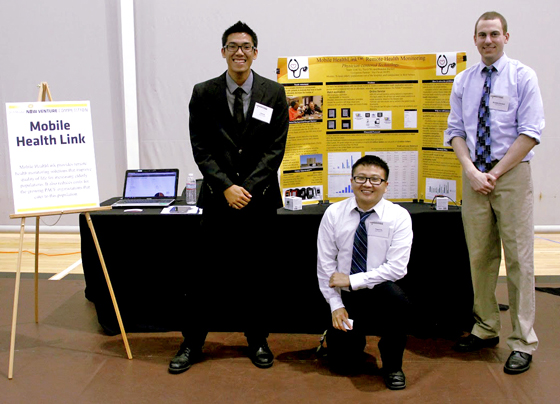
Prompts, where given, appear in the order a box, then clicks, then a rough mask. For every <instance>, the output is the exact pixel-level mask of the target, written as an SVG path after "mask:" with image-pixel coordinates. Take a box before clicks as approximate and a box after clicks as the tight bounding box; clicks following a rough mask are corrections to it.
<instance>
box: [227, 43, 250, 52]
mask: <svg viewBox="0 0 560 404" xmlns="http://www.w3.org/2000/svg"><path fill="white" fill-rule="evenodd" d="M239 48H241V50H242V51H243V53H251V52H252V51H253V50H254V49H257V48H255V47H254V46H253V45H251V44H250V43H244V44H242V45H237V44H236V43H228V44H227V45H226V46H224V49H225V50H227V51H228V52H231V53H235V52H237V51H238V50H239Z"/></svg>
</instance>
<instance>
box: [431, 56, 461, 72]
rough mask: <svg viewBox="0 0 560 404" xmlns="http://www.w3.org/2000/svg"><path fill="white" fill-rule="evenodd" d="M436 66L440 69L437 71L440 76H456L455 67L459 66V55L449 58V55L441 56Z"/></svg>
mask: <svg viewBox="0 0 560 404" xmlns="http://www.w3.org/2000/svg"><path fill="white" fill-rule="evenodd" d="M450 59H454V60H450ZM436 64H437V66H438V68H439V70H437V72H436V74H437V75H438V76H448V75H453V76H454V75H455V74H456V69H455V67H456V66H457V54H453V55H449V58H448V55H445V54H440V55H438V57H437V61H436Z"/></svg>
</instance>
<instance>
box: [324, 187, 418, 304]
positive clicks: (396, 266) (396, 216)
mask: <svg viewBox="0 0 560 404" xmlns="http://www.w3.org/2000/svg"><path fill="white" fill-rule="evenodd" d="M356 207H357V204H356V199H355V198H354V197H350V198H348V199H346V200H344V201H341V202H337V203H334V204H333V205H331V206H329V208H328V209H327V210H326V212H325V214H324V215H323V219H322V220H321V225H320V227H319V235H318V237H317V277H318V279H319V288H320V289H321V292H322V293H323V296H324V297H325V299H326V300H327V302H328V303H329V304H330V306H331V311H334V310H336V309H339V308H341V307H344V304H343V303H342V298H341V295H340V293H341V288H331V287H329V279H330V277H331V276H332V274H333V273H335V272H340V273H343V274H347V275H350V267H351V265H352V249H353V245H354V234H355V233H356V229H357V227H358V224H359V223H360V213H359V212H358V211H357V210H356ZM373 209H375V212H374V213H372V214H371V215H370V216H369V217H368V218H367V219H366V230H367V234H368V253H367V272H362V273H358V274H352V275H350V284H351V285H352V289H353V290H357V289H362V288H366V287H367V288H370V289H371V288H373V287H374V286H375V285H378V284H380V283H382V282H386V281H397V280H399V279H401V278H402V277H404V276H405V275H406V266H407V265H408V259H409V258H410V248H411V246H412V220H411V218H410V214H409V213H408V211H407V210H406V209H404V208H403V207H402V206H399V205H396V204H394V203H392V202H390V201H387V200H385V199H381V200H380V201H379V202H378V203H377V205H375V206H374V208H373Z"/></svg>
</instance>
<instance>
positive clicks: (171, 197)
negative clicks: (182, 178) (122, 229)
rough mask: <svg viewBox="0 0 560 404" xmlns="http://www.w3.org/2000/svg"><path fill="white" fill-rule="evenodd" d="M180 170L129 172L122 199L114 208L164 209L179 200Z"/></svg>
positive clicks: (113, 205) (126, 176)
mask: <svg viewBox="0 0 560 404" xmlns="http://www.w3.org/2000/svg"><path fill="white" fill-rule="evenodd" d="M178 183H179V170H178V169H177V168H170V169H156V170H127V171H126V175H125V178H124V191H123V197H122V199H120V200H118V201H117V202H115V203H113V204H112V205H111V206H112V207H113V208H131V207H145V208H162V207H165V206H169V205H171V204H172V203H173V202H174V201H175V199H176V198H177V184H178Z"/></svg>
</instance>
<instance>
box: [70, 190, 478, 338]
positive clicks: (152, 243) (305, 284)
mask: <svg viewBox="0 0 560 404" xmlns="http://www.w3.org/2000/svg"><path fill="white" fill-rule="evenodd" d="M116 199H117V198H112V199H109V200H107V201H105V202H104V203H103V204H102V205H108V204H111V203H112V202H114V201H115V200H116ZM176 204H184V200H182V199H179V200H178V201H177V202H176ZM401 205H402V206H403V207H405V208H406V209H407V210H408V211H409V212H410V214H411V217H412V227H413V232H414V241H413V245H412V251H411V257H410V262H409V265H408V274H407V276H406V277H405V278H404V279H403V287H404V288H405V290H406V292H407V293H408V295H409V297H410V299H411V301H412V302H413V306H414V310H415V318H417V319H418V320H419V321H418V322H417V324H415V327H414V331H415V333H417V334H421V335H429V336H434V335H435V336H440V335H442V334H445V335H447V334H456V333H458V332H460V331H463V330H470V327H471V325H472V324H473V317H472V303H473V292H472V285H471V277H470V270H469V259H468V253H467V248H466V244H465V238H464V235H463V226H462V221H461V213H460V208H457V207H454V206H453V207H450V210H449V211H435V210H433V209H431V207H430V205H427V204H419V203H401ZM326 207H327V206H325V205H310V206H304V209H303V210H301V211H287V210H285V209H279V210H278V215H277V222H276V223H273V224H268V225H270V226H275V227H276V231H277V232H278V235H279V237H278V240H279V247H278V249H277V251H278V256H276V257H272V258H271V262H270V263H268V265H270V266H271V265H275V264H277V265H279V267H278V269H277V270H278V271H280V273H282V271H286V273H289V274H291V275H293V274H297V276H298V278H297V279H298V281H297V282H295V283H294V284H293V285H290V286H289V287H288V295H289V299H286V298H285V296H286V288H287V286H286V285H285V284H284V283H283V282H278V281H277V282H274V281H272V280H271V285H272V291H271V293H272V296H273V298H272V299H271V300H272V301H273V302H274V304H273V307H272V308H271V318H273V321H272V326H271V330H270V332H283V333H310V334H315V333H322V332H323V331H324V329H325V328H326V325H327V324H329V323H330V321H331V320H330V310H329V306H328V304H327V303H326V302H325V300H324V299H323V296H322V295H321V293H320V291H319V287H318V284H317V275H316V255H317V249H316V241H317V232H318V229H319V224H320V221H321V218H322V215H323V213H324V211H325V209H326ZM160 211H161V209H144V210H143V211H142V212H138V213H125V212H124V211H123V210H122V209H113V210H110V211H103V212H92V213H91V218H92V221H93V223H94V225H95V229H96V233H97V237H98V239H99V243H100V246H101V249H102V251H103V255H104V259H105V262H106V265H107V269H108V271H109V274H110V276H111V281H112V284H113V289H114V292H115V296H116V298H117V301H118V304H119V309H120V312H121V316H122V319H123V322H124V325H125V329H126V331H127V332H157V331H179V330H180V322H179V319H180V318H181V316H182V315H184V309H183V307H184V305H185V299H186V296H188V290H189V287H196V286H195V285H189V284H188V274H189V271H193V270H201V268H204V262H201V258H200V257H199V256H198V255H197V251H199V248H200V239H199V234H200V232H199V226H200V220H201V216H199V215H165V214H160ZM80 235H81V248H82V265H83V269H84V277H85V281H86V290H85V293H86V297H87V298H88V299H89V300H91V301H92V302H94V304H95V307H96V311H97V315H98V320H99V323H100V324H101V326H102V327H103V329H104V330H105V332H106V333H108V334H111V335H114V334H117V333H119V328H118V325H117V321H116V317H115V313H114V310H113V307H112V305H111V301H110V298H109V293H108V291H107V286H106V284H105V280H104V278H103V274H102V270H101V266H100V263H99V258H98V256H97V253H96V251H95V246H94V244H93V240H92V239H91V234H90V233H89V231H88V227H87V223H86V221H85V217H84V216H83V215H81V216H80ZM275 296H277V298H275ZM281 296H283V297H281ZM234 309H235V307H231V310H234ZM229 314H230V312H229V311H227V312H224V313H223V314H222V315H221V316H219V319H218V321H217V323H216V325H215V327H214V328H213V329H212V330H211V331H242V330H240V329H239V327H238V325H237V324H236V323H235V322H234V321H233V320H232V318H233V316H231V315H229Z"/></svg>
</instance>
